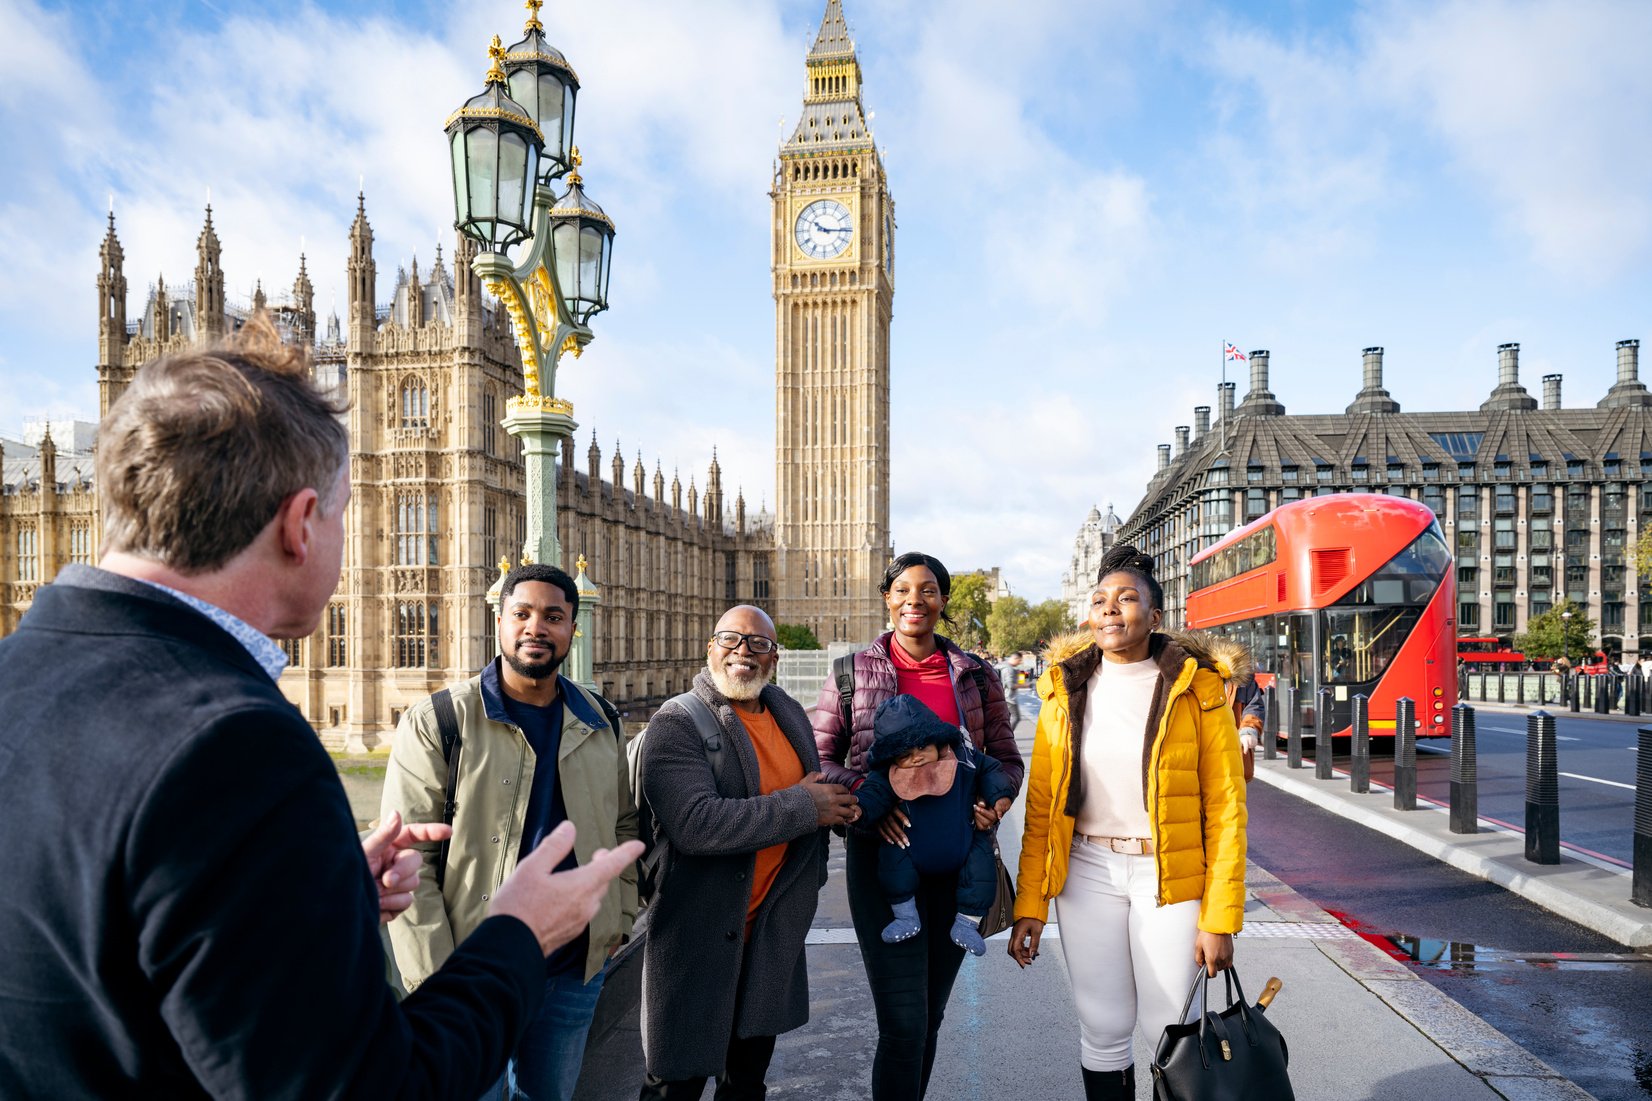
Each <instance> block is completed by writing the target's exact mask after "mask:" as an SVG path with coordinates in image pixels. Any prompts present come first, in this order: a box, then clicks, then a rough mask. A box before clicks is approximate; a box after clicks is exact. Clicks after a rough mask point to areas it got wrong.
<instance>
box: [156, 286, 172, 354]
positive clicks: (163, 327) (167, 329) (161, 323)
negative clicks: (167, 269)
mask: <svg viewBox="0 0 1652 1101" xmlns="http://www.w3.org/2000/svg"><path fill="white" fill-rule="evenodd" d="M154 336H155V342H156V343H157V344H165V343H166V342H167V341H168V340H170V339H171V338H172V303H170V302H168V301H167V299H166V276H165V275H164V274H162V275H157V276H156V277H155V324H154Z"/></svg>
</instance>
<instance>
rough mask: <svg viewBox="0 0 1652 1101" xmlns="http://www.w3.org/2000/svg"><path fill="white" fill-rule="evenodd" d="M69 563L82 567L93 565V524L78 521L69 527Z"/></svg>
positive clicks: (87, 521)
mask: <svg viewBox="0 0 1652 1101" xmlns="http://www.w3.org/2000/svg"><path fill="white" fill-rule="evenodd" d="M69 561H71V562H75V563H78V564H80V565H82V566H90V565H91V564H92V522H91V521H90V520H76V521H75V522H74V523H73V524H71V525H70V527H69Z"/></svg>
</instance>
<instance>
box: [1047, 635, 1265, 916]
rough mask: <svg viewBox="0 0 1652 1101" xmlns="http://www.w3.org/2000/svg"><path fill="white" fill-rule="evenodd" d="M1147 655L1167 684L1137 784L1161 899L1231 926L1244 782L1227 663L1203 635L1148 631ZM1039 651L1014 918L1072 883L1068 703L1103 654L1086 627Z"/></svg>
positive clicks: (1241, 869) (1239, 892)
mask: <svg viewBox="0 0 1652 1101" xmlns="http://www.w3.org/2000/svg"><path fill="white" fill-rule="evenodd" d="M1149 653H1150V655H1151V656H1152V657H1153V658H1154V659H1155V660H1157V661H1158V663H1159V676H1160V678H1161V679H1162V680H1163V681H1164V682H1165V683H1166V684H1167V686H1168V691H1167V693H1166V694H1165V696H1164V701H1165V702H1164V706H1163V709H1162V711H1160V712H1159V713H1158V722H1157V729H1156V730H1153V731H1143V736H1144V737H1147V736H1148V735H1149V734H1151V736H1152V739H1153V745H1152V754H1151V765H1150V766H1146V767H1147V775H1146V776H1145V777H1144V784H1143V788H1144V790H1145V792H1146V795H1147V808H1148V817H1149V819H1150V821H1151V822H1152V827H1153V851H1154V854H1155V855H1154V860H1155V861H1157V863H1158V871H1159V899H1158V901H1159V905H1161V906H1165V905H1169V904H1170V903H1174V902H1187V901H1190V900H1192V899H1198V900H1199V928H1200V929H1202V930H1204V931H1205V932H1207V933H1237V932H1238V931H1239V927H1240V926H1241V925H1242V924H1243V923H1244V910H1245V780H1244V770H1243V765H1242V763H1241V761H1240V757H1239V740H1238V737H1237V735H1236V732H1235V730H1234V725H1233V711H1232V709H1231V708H1230V707H1229V706H1228V701H1227V694H1226V692H1225V691H1224V686H1223V681H1224V679H1225V678H1226V677H1227V676H1228V675H1229V673H1230V668H1229V666H1228V664H1227V663H1226V662H1225V661H1222V660H1220V659H1218V658H1213V657H1212V654H1211V646H1210V642H1209V640H1208V639H1206V638H1205V637H1203V636H1199V635H1192V634H1176V635H1165V634H1154V635H1153V636H1152V640H1151V643H1150V650H1149ZM1045 657H1046V660H1047V661H1048V663H1049V666H1048V668H1047V669H1046V670H1045V671H1044V675H1043V676H1042V677H1040V678H1039V680H1038V695H1039V698H1040V699H1042V700H1043V701H1044V702H1043V706H1042V707H1041V708H1040V710H1039V713H1038V733H1037V736H1036V738H1035V740H1034V742H1033V756H1032V767H1031V768H1029V769H1028V770H1027V803H1026V828H1025V831H1024V832H1023V833H1022V835H1021V865H1020V870H1019V875H1018V876H1017V877H1016V891H1015V916H1016V917H1017V918H1024V917H1030V918H1037V919H1038V920H1039V921H1047V920H1049V909H1050V899H1052V898H1054V897H1055V896H1057V895H1059V894H1060V893H1061V888H1062V885H1063V884H1065V883H1066V881H1067V854H1068V851H1069V850H1070V849H1071V848H1072V844H1073V821H1074V819H1073V815H1072V814H1071V813H1069V808H1068V802H1069V799H1070V796H1071V795H1072V780H1073V772H1074V761H1073V745H1074V740H1073V731H1072V722H1071V716H1072V713H1073V707H1072V703H1071V701H1072V700H1073V699H1074V698H1075V697H1077V698H1078V701H1079V702H1078V706H1079V707H1080V708H1081V709H1082V707H1083V699H1082V697H1083V693H1084V688H1085V684H1086V682H1087V681H1088V680H1089V678H1090V675H1091V674H1092V673H1094V671H1095V669H1096V665H1097V664H1098V663H1099V662H1100V661H1101V653H1100V651H1099V650H1097V649H1096V647H1095V644H1094V643H1093V642H1092V641H1091V640H1090V634H1089V632H1088V631H1084V632H1077V633H1074V634H1071V635H1066V636H1063V637H1062V638H1058V639H1056V640H1055V641H1054V642H1052V643H1051V645H1050V648H1049V651H1048V652H1047V653H1046V655H1045ZM1144 760H1147V758H1145V757H1144Z"/></svg>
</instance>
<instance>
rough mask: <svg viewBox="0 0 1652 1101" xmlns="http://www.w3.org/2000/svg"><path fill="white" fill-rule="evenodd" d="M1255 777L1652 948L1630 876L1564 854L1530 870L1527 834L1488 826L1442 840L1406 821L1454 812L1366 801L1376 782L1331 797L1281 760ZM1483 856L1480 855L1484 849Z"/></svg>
mask: <svg viewBox="0 0 1652 1101" xmlns="http://www.w3.org/2000/svg"><path fill="white" fill-rule="evenodd" d="M1256 778H1257V779H1258V780H1261V781H1262V782H1264V783H1266V784H1268V785H1269V786H1271V787H1275V788H1278V789H1279V790H1281V791H1283V792H1285V793H1286V794H1288V795H1294V796H1296V797H1297V798H1299V799H1304V800H1306V801H1308V802H1310V803H1312V804H1314V805H1315V806H1317V807H1320V808H1322V809H1324V810H1328V811H1330V812H1331V813H1332V814H1335V815H1339V816H1340V817H1343V818H1346V819H1348V820H1349V821H1352V822H1357V823H1359V824H1360V825H1362V826H1364V827H1366V828H1367V829H1372V830H1376V831H1377V832H1378V833H1382V834H1385V835H1386V836H1388V837H1392V838H1393V839H1394V840H1396V841H1399V842H1402V843H1403V844H1406V845H1409V846H1411V847H1412V848H1414V849H1416V850H1418V851H1419V852H1422V853H1425V854H1427V855H1428V856H1432V857H1434V858H1435V859H1437V860H1441V861H1443V862H1445V863H1447V864H1450V865H1451V866H1452V867H1454V868H1457V869H1459V870H1461V871H1464V872H1467V873H1468V874H1469V875H1472V876H1476V877H1478V878H1480V879H1484V880H1488V881H1490V882H1492V883H1495V884H1497V885H1498V886H1499V887H1502V888H1504V889H1506V890H1509V891H1512V892H1514V893H1515V894H1517V895H1519V896H1520V897H1522V898H1525V899H1527V900H1529V901H1531V902H1533V903H1536V904H1537V905H1538V906H1541V907H1543V908H1544V909H1545V910H1548V911H1550V912H1551V913H1554V914H1558V915H1560V916H1561V917H1563V918H1565V919H1566V920H1568V921H1572V922H1575V923H1577V924H1578V925H1581V926H1583V927H1584V928H1586V929H1592V930H1593V931H1595V932H1597V933H1600V934H1601V935H1602V936H1606V937H1610V938H1612V939H1613V940H1615V941H1617V942H1618V943H1619V944H1624V945H1627V946H1629V947H1631V948H1645V947H1647V946H1648V945H1652V910H1643V909H1642V908H1641V907H1638V906H1635V905H1634V904H1633V903H1631V902H1630V901H1629V884H1630V875H1629V873H1628V872H1623V871H1616V870H1607V869H1605V868H1601V867H1598V866H1596V865H1594V864H1588V863H1585V862H1583V861H1581V860H1577V859H1575V858H1573V857H1570V856H1567V855H1565V854H1562V856H1561V858H1560V863H1559V864H1550V865H1541V864H1531V863H1528V862H1527V861H1526V859H1525V855H1524V853H1525V842H1524V835H1523V834H1520V833H1514V832H1511V831H1508V830H1506V829H1504V828H1503V827H1500V826H1496V825H1493V824H1491V823H1487V822H1486V821H1485V820H1484V819H1481V822H1482V831H1481V832H1480V833H1477V834H1451V833H1447V834H1446V835H1445V836H1441V835H1440V834H1439V833H1438V832H1436V831H1432V830H1429V829H1427V828H1425V827H1424V826H1422V825H1421V824H1420V823H1412V822H1409V821H1406V820H1405V819H1407V818H1410V817H1413V816H1416V815H1419V814H1427V813H1428V812H1430V811H1432V812H1433V813H1434V814H1437V815H1445V814H1446V813H1447V812H1446V810H1445V809H1444V808H1442V807H1434V806H1428V807H1424V806H1419V807H1418V809H1417V810H1415V811H1396V810H1393V809H1391V808H1387V807H1378V806H1375V805H1372V804H1369V803H1367V804H1363V805H1362V804H1361V803H1360V802H1358V801H1359V800H1366V799H1371V798H1372V796H1377V797H1379V798H1380V797H1381V795H1382V794H1383V793H1382V792H1379V791H1376V790H1375V789H1376V787H1377V785H1375V784H1373V785H1372V787H1373V789H1374V790H1373V792H1372V794H1371V795H1364V796H1362V795H1355V794H1353V793H1351V792H1341V791H1331V790H1329V789H1327V788H1326V787H1325V786H1324V785H1323V784H1320V783H1317V782H1316V783H1310V782H1309V781H1307V780H1303V779H1298V778H1296V777H1294V776H1291V775H1290V774H1289V773H1287V772H1286V771H1285V765H1284V764H1283V763H1281V762H1278V761H1275V762H1264V761H1257V762H1256ZM1477 850H1478V851H1477ZM1584 890H1588V891H1593V892H1599V893H1601V894H1602V895H1603V896H1608V897H1609V896H1610V895H1613V894H1615V895H1618V896H1621V898H1622V900H1623V901H1622V902H1621V903H1619V904H1616V905H1614V904H1612V903H1609V902H1605V901H1597V900H1595V899H1592V898H1588V897H1586V896H1585V895H1584V894H1583V893H1581V892H1582V891H1584Z"/></svg>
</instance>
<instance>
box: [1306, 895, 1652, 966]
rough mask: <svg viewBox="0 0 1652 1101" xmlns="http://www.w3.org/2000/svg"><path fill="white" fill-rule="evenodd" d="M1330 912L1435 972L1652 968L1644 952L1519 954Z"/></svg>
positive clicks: (1405, 958) (1398, 955)
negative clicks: (1395, 929)
mask: <svg viewBox="0 0 1652 1101" xmlns="http://www.w3.org/2000/svg"><path fill="white" fill-rule="evenodd" d="M1328 912H1329V913H1330V914H1331V916H1332V917H1334V918H1336V919H1337V920H1338V921H1340V922H1342V924H1343V925H1345V926H1347V927H1348V928H1349V929H1352V930H1353V931H1354V932H1355V933H1358V934H1359V935H1360V937H1361V938H1363V939H1364V940H1366V941H1368V942H1369V943H1371V944H1374V945H1376V946H1377V947H1378V948H1380V949H1381V950H1382V951H1383V952H1385V953H1387V954H1388V955H1389V956H1392V957H1393V958H1394V959H1396V960H1398V961H1400V962H1401V963H1409V964H1414V965H1415V966H1418V967H1426V968H1429V969H1431V970H1435V971H1499V970H1507V969H1510V968H1522V967H1529V968H1536V969H1539V970H1547V971H1623V970H1627V969H1629V968H1632V967H1647V966H1652V954H1648V953H1644V952H1515V951H1511V950H1509V949H1505V948H1493V947H1489V946H1487V945H1484V944H1470V943H1468V942H1466V941H1458V940H1439V939H1437V938H1434V937H1418V936H1412V935H1410V934H1407V933H1393V932H1388V931H1386V930H1381V929H1373V928H1371V927H1369V926H1367V925H1365V924H1364V923H1363V922H1361V921H1360V920H1359V919H1357V918H1354V917H1351V916H1349V915H1348V914H1339V913H1337V912H1336V911H1334V910H1332V911H1328Z"/></svg>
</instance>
